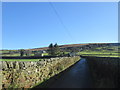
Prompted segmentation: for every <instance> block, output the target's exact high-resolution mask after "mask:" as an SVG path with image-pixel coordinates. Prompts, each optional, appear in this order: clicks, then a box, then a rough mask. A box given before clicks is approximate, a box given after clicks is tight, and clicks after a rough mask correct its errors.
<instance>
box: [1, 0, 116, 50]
mask: <svg viewBox="0 0 120 90" xmlns="http://www.w3.org/2000/svg"><path fill="white" fill-rule="evenodd" d="M117 5H118V3H117V2H56V3H55V2H52V4H51V3H49V2H37V3H35V2H18V3H15V2H11V3H10V2H6V3H5V2H4V3H3V4H2V10H3V12H2V15H3V18H2V27H3V29H2V48H3V49H20V48H24V49H28V48H38V47H46V46H48V45H49V44H50V43H53V44H54V43H58V45H62V44H77V43H103V42H106V43H107V42H110V43H116V42H118V6H117Z"/></svg>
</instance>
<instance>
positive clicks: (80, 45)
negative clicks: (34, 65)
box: [0, 43, 120, 51]
mask: <svg viewBox="0 0 120 90" xmlns="http://www.w3.org/2000/svg"><path fill="white" fill-rule="evenodd" d="M93 45H94V46H95V45H96V46H101V45H112V46H117V45H120V43H86V44H67V45H59V47H60V48H69V47H71V48H72V47H84V46H87V47H89V46H93ZM47 49H48V47H42V48H33V49H24V50H30V51H39V50H47ZM0 51H15V50H0Z"/></svg>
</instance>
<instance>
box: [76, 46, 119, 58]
mask: <svg viewBox="0 0 120 90" xmlns="http://www.w3.org/2000/svg"><path fill="white" fill-rule="evenodd" d="M118 49H120V46H119V47H118V46H106V47H96V48H92V49H88V50H83V51H81V52H78V53H77V54H78V55H84V56H101V57H120V52H119V51H118Z"/></svg>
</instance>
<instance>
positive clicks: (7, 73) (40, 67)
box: [2, 56, 80, 88]
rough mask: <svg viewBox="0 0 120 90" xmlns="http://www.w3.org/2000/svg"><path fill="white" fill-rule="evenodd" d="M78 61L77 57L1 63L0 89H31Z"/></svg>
mask: <svg viewBox="0 0 120 90" xmlns="http://www.w3.org/2000/svg"><path fill="white" fill-rule="evenodd" d="M79 60H80V57H79V56H75V57H59V58H50V59H44V60H40V61H33V62H32V61H28V62H27V61H2V88H32V87H33V86H35V85H37V84H39V83H41V82H43V81H45V80H46V79H49V78H50V77H52V76H54V75H56V74H58V73H60V72H61V71H63V70H65V69H66V68H68V67H70V66H71V65H73V64H74V63H76V62H77V61H79Z"/></svg>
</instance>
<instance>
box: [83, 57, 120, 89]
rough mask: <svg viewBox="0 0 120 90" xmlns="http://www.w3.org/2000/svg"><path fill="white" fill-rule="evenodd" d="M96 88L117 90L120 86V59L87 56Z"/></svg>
mask: <svg viewBox="0 0 120 90" xmlns="http://www.w3.org/2000/svg"><path fill="white" fill-rule="evenodd" d="M85 58H86V59H87V62H88V64H89V68H90V70H91V74H92V77H93V80H94V84H95V88H116V87H118V86H119V85H120V58H119V57H92V56H86V57H85Z"/></svg>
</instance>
